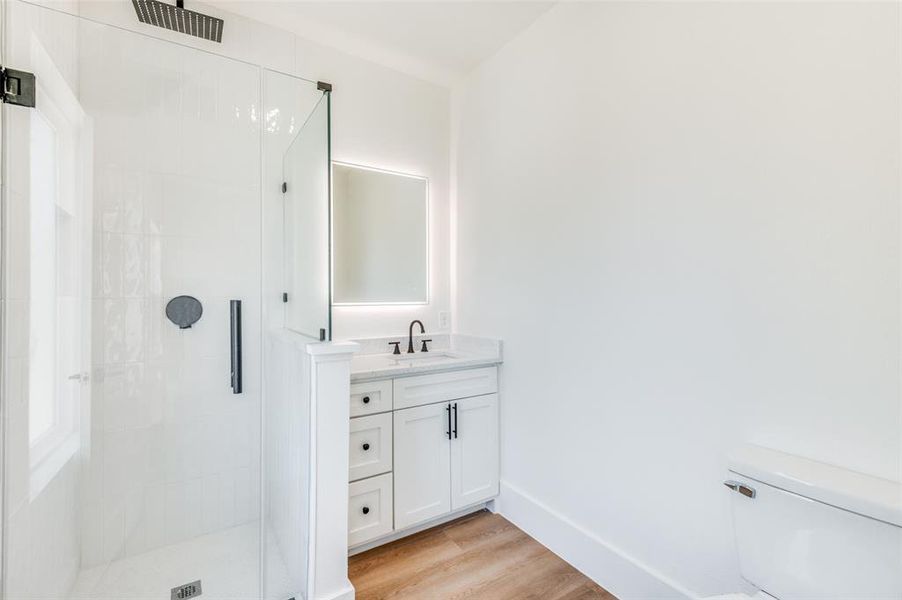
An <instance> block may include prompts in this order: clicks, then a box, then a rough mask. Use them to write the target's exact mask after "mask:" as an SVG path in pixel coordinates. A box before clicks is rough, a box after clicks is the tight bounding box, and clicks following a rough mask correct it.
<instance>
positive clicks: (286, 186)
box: [282, 181, 288, 194]
mask: <svg viewBox="0 0 902 600" xmlns="http://www.w3.org/2000/svg"><path fill="white" fill-rule="evenodd" d="M287 191H288V182H286V181H283V182H282V193H283V194H284V193H285V192H287Z"/></svg>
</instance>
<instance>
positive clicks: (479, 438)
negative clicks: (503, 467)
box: [451, 394, 499, 510]
mask: <svg viewBox="0 0 902 600" xmlns="http://www.w3.org/2000/svg"><path fill="white" fill-rule="evenodd" d="M451 407H452V417H456V418H455V419H454V428H453V430H454V433H453V439H452V440H451V510H457V509H459V508H463V507H465V506H469V505H471V504H475V503H477V502H482V501H484V500H487V499H489V498H491V497H493V496H497V495H498V480H499V475H498V453H499V450H498V445H499V438H498V394H488V395H485V396H476V397H475V398H465V399H463V400H456V401H454V402H452V403H451Z"/></svg>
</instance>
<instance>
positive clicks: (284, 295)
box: [282, 292, 288, 302]
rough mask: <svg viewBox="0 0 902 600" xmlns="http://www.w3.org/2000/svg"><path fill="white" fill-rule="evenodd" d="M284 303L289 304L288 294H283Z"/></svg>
mask: <svg viewBox="0 0 902 600" xmlns="http://www.w3.org/2000/svg"><path fill="white" fill-rule="evenodd" d="M282 302H288V292H282Z"/></svg>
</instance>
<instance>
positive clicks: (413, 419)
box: [394, 403, 451, 529]
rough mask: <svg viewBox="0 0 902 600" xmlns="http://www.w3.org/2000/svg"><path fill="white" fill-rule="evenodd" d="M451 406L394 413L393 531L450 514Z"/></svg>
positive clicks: (436, 405)
mask: <svg viewBox="0 0 902 600" xmlns="http://www.w3.org/2000/svg"><path fill="white" fill-rule="evenodd" d="M450 408H451V405H450V404H447V403H443V404H430V405H427V406H418V407H415V408H408V409H404V410H396V411H395V412H394V446H395V453H394V482H395V498H394V500H395V529H403V528H404V527H409V526H411V525H416V524H417V523H422V522H423V521H428V520H429V519H432V518H435V517H438V516H441V515H443V514H445V513H448V512H450V510H451V477H450V471H451V442H450V440H449V439H448V435H449V433H448V432H449V431H450V429H449V417H450Z"/></svg>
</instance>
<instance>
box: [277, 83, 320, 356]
mask: <svg viewBox="0 0 902 600" xmlns="http://www.w3.org/2000/svg"><path fill="white" fill-rule="evenodd" d="M330 102H331V97H330V92H324V93H323V94H322V97H321V98H320V100H319V102H318V103H317V105H316V106H315V107H314V109H313V111H312V112H311V113H310V115H309V116H308V117H307V120H306V122H305V123H304V125H303V126H302V127H301V129H300V131H299V132H298V134H297V136H296V137H295V138H294V140H293V141H292V143H291V146H289V148H288V151H287V152H286V153H285V157H284V159H283V167H282V169H283V181H284V182H285V183H284V187H283V191H284V220H283V223H284V246H285V265H284V266H285V275H284V278H285V284H286V290H287V294H288V297H287V304H286V307H285V327H287V328H288V329H291V330H293V331H296V332H298V333H301V334H304V335H306V336H310V337H313V338H315V339H320V340H328V339H331V331H332V323H331V305H330V272H329V270H330V262H331V261H330V258H329V255H330V225H329V219H330V215H329V211H330V204H331V202H330V194H331V189H330V184H331V158H330V147H329V134H330V132H329V119H330V114H329V111H330Z"/></svg>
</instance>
